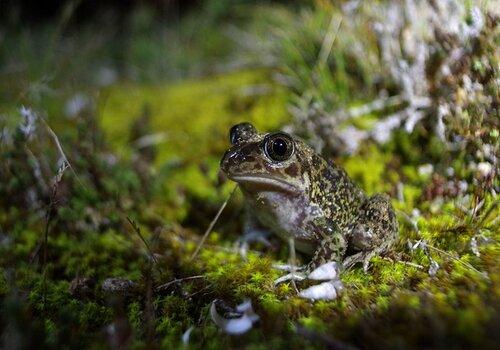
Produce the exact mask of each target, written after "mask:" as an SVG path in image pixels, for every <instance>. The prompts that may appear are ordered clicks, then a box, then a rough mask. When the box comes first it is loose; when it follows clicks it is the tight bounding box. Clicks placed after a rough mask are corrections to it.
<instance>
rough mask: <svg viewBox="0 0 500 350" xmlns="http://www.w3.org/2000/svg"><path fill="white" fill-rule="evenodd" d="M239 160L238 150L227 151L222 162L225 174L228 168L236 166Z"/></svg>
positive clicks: (221, 165)
mask: <svg viewBox="0 0 500 350" xmlns="http://www.w3.org/2000/svg"><path fill="white" fill-rule="evenodd" d="M237 158H238V152H237V151H236V150H231V149H229V150H227V151H226V153H224V156H222V159H221V161H220V167H221V169H222V170H223V171H224V172H227V170H228V168H229V167H230V166H231V165H234V163H235V162H236V159H237Z"/></svg>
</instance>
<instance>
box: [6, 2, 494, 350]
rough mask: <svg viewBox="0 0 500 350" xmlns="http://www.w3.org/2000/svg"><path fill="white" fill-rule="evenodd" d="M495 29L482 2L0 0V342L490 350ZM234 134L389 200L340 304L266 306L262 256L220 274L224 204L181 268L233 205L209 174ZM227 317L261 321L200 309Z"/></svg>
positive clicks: (230, 215)
mask: <svg viewBox="0 0 500 350" xmlns="http://www.w3.org/2000/svg"><path fill="white" fill-rule="evenodd" d="M499 15H500V12H499V6H498V2H497V1H493V0H483V1H465V0H464V1H459V0H439V1H432V0H429V1H416V0H415V1H414V0H405V1H392V0H384V1H357V0H349V1H329V0H296V1H271V0H268V1H265V0H261V1H257V0H255V1H253V0H232V1H231V0H197V1H195V0H193V1H180V0H177V1H174V0H171V1H170V0H151V1H148V0H142V1H134V0H124V1H113V0H105V1H93V0H87V1H86V0H81V1H78V0H70V1H55V0H50V1H28V0H20V1H14V0H0V157H1V158H0V301H1V314H0V334H1V340H0V344H1V347H5V348H25V347H30V346H32V345H34V344H36V345H40V344H43V346H44V347H47V348H52V347H60V346H63V345H65V346H69V347H83V346H85V347H87V346H92V347H110V348H126V347H131V346H132V347H174V348H176V347H179V346H181V345H182V344H190V346H192V347H193V348H206V347H211V348H227V347H230V348H240V347H250V348H261V347H270V346H273V347H276V348H298V347H301V348H304V347H319V348H321V347H332V348H367V347H368V348H421V347H426V348H449V347H455V348H470V347H475V348H493V347H494V346H495V344H497V340H496V339H495V334H496V333H497V332H495V329H496V328H497V327H498V323H499V312H498V311H499V310H498V305H500V300H499V298H500V287H499V286H500V285H499V281H500V279H499V276H500V273H499V265H498V261H499V256H498V254H499V253H498V252H499V249H498V248H499V245H498V244H499V243H498V241H499V238H500V237H499V227H498V225H499V222H498V216H499V215H498V214H499V209H498V196H497V194H498V192H499V190H500V188H499V181H498V154H499V129H500V125H499V124H500V118H499V112H498V108H499V101H500V98H499V91H500V90H499V51H498V43H499V38H500V35H499V34H500V32H499V26H498V23H499V18H500V17H499ZM242 121H248V122H252V123H253V124H254V125H256V127H257V128H258V129H259V130H260V131H273V130H286V131H288V132H293V133H295V134H297V135H299V136H301V137H303V138H304V139H305V140H306V141H307V142H308V143H309V144H311V145H312V146H313V147H314V148H315V149H316V150H317V152H318V153H321V154H322V155H324V156H325V157H329V158H331V159H334V160H335V161H336V162H338V163H339V164H340V165H342V166H343V167H344V168H345V169H346V171H347V172H348V174H349V175H350V176H351V177H353V179H354V180H355V181H356V182H357V183H358V184H359V185H360V186H361V187H362V188H363V190H365V191H366V192H367V193H368V194H374V193H377V192H385V193H388V194H389V195H390V196H391V198H392V199H393V205H394V207H395V208H396V209H397V211H398V219H399V222H400V227H401V231H400V236H401V237H400V239H399V241H398V243H397V244H396V247H395V249H394V252H393V253H391V254H390V255H389V256H388V257H385V258H376V259H374V262H373V263H372V268H371V270H370V273H369V274H364V273H363V272H362V271H360V270H362V269H355V270H353V271H349V272H346V273H345V274H343V275H342V281H343V282H344V285H345V289H346V291H347V292H346V293H345V295H343V296H342V298H339V299H338V300H333V301H325V302H319V303H311V302H309V301H307V300H303V299H300V298H298V296H297V295H296V293H295V291H294V290H293V288H292V287H291V286H290V285H289V284H283V285H281V286H280V287H274V285H273V283H272V281H273V280H274V279H275V278H277V277H278V276H279V273H278V272H277V271H275V270H273V269H272V268H271V266H272V264H273V263H275V262H277V261H278V260H279V261H281V262H286V261H287V257H288V253H287V250H286V247H282V246H281V245H280V244H279V241H273V240H272V242H271V243H272V247H271V248H269V247H266V246H262V245H260V244H255V245H252V246H251V248H252V250H251V251H250V252H248V254H247V255H246V256H243V257H242V256H240V254H239V253H238V251H237V249H236V248H235V247H234V242H235V241H236V240H237V239H238V237H239V236H240V234H241V232H242V229H243V219H242V218H243V216H244V213H243V212H244V209H243V207H244V203H243V199H242V196H241V195H240V194H239V193H238V192H236V193H235V195H234V196H233V197H232V198H231V199H230V202H229V204H228V207H227V208H226V210H225V211H224V213H223V214H222V216H221V218H220V219H219V221H218V223H217V225H216V227H215V229H214V232H212V233H211V234H210V236H209V238H208V240H207V241H206V243H205V244H204V246H203V249H202V250H201V253H200V255H199V256H198V257H197V258H196V259H195V260H191V259H190V257H191V255H192V254H193V252H194V250H195V249H196V245H197V244H198V243H199V242H200V238H201V236H202V235H203V232H204V230H205V229H206V227H207V226H208V225H209V223H210V221H211V220H212V218H213V217H214V215H215V214H216V212H217V210H218V208H219V207H220V205H221V204H222V203H223V202H224V201H225V200H226V199H227V198H228V196H229V194H230V193H231V191H232V188H233V187H234V184H232V183H230V182H229V181H227V179H226V178H225V177H224V176H223V175H222V174H221V173H220V172H219V161H220V158H221V156H222V155H223V153H224V151H225V150H226V149H227V147H228V144H229V140H228V130H229V128H230V127H231V126H232V125H233V124H236V123H238V122H242ZM193 276H195V278H193V279H189V278H190V277H193ZM183 278H188V279H187V280H186V281H184V280H182V279H183ZM177 280H182V281H183V282H178V281H177ZM172 281H177V282H175V283H170V282H172ZM169 283H170V284H169ZM246 298H250V299H251V300H252V303H253V305H254V308H255V311H256V313H257V314H258V315H259V316H260V318H261V322H260V323H259V324H258V325H257V326H256V327H254V328H253V329H252V330H251V331H250V332H249V333H248V334H246V335H244V336H242V337H232V336H229V335H221V334H222V333H221V332H222V331H221V330H219V329H218V328H217V325H216V324H215V323H213V322H212V320H211V318H210V316H209V315H208V310H209V307H210V305H211V303H212V301H213V300H214V299H222V300H224V301H225V302H227V303H228V304H230V305H233V306H234V305H237V304H238V303H240V302H241V301H242V300H244V299H246ZM188 330H189V332H188V333H186V332H187V331H188ZM191 333H192V334H191Z"/></svg>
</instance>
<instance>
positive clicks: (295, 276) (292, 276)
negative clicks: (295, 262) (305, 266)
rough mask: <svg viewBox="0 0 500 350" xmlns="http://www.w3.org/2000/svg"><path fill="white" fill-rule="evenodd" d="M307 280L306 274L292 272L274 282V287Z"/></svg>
mask: <svg viewBox="0 0 500 350" xmlns="http://www.w3.org/2000/svg"><path fill="white" fill-rule="evenodd" d="M306 278H307V276H306V274H305V273H303V272H290V273H289V274H287V275H285V276H281V277H280V278H278V279H276V280H275V281H274V285H275V286H277V285H278V284H280V283H283V282H287V281H292V282H296V281H303V280H305V279H306Z"/></svg>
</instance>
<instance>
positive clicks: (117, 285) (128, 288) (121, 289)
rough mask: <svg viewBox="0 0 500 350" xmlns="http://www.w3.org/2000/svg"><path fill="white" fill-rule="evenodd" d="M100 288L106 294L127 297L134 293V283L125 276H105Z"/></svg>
mask: <svg viewBox="0 0 500 350" xmlns="http://www.w3.org/2000/svg"><path fill="white" fill-rule="evenodd" d="M101 288H102V290H103V291H104V292H105V293H106V294H109V295H112V296H122V297H128V296H131V295H132V294H134V292H135V289H136V284H135V283H134V282H132V281H131V280H128V279H125V278H120V277H112V278H106V279H105V280H104V282H102V286H101Z"/></svg>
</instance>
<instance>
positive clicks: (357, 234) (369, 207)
mask: <svg viewBox="0 0 500 350" xmlns="http://www.w3.org/2000/svg"><path fill="white" fill-rule="evenodd" d="M397 234H398V222H397V220H396V215H395V214H394V209H393V208H392V205H391V201H390V198H389V197H388V196H387V195H385V194H376V195H374V196H373V197H370V198H368V199H367V200H366V201H365V202H364V203H363V204H362V205H361V207H360V211H359V215H358V218H357V220H356V222H355V223H354V224H353V225H352V226H351V227H350V228H349V230H348V233H347V240H348V246H349V250H350V251H352V252H353V253H354V254H352V255H349V256H347V257H346V258H345V259H344V261H343V263H342V265H343V267H344V268H345V269H348V268H350V267H352V266H353V265H354V264H356V263H358V262H362V263H363V268H364V269H365V271H366V270H367V269H368V264H369V262H370V259H371V258H372V257H373V256H375V255H379V254H381V253H385V252H386V251H387V250H388V249H389V248H390V246H391V245H392V244H393V243H394V241H395V240H396V238H397Z"/></svg>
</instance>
